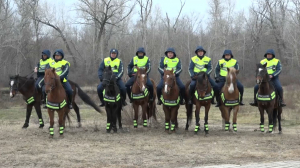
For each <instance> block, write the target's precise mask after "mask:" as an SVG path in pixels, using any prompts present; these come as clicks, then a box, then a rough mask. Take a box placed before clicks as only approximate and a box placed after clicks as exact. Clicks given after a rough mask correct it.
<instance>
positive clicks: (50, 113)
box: [48, 108, 54, 138]
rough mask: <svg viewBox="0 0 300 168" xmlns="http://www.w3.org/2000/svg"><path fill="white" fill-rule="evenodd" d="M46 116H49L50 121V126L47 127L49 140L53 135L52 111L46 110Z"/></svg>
mask: <svg viewBox="0 0 300 168" xmlns="http://www.w3.org/2000/svg"><path fill="white" fill-rule="evenodd" d="M48 114H49V120H50V126H49V133H50V138H53V135H54V128H53V125H54V110H52V109H50V108H48Z"/></svg>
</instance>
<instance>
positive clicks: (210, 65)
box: [206, 61, 213, 75]
mask: <svg viewBox="0 0 300 168" xmlns="http://www.w3.org/2000/svg"><path fill="white" fill-rule="evenodd" d="M206 69H207V71H206V74H207V75H210V74H211V72H212V70H213V66H212V64H211V61H209V62H208V64H207V68H206Z"/></svg>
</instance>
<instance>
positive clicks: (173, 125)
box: [169, 107, 178, 133]
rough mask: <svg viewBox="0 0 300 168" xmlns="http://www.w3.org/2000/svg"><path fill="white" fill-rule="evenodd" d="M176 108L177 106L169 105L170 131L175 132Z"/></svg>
mask: <svg viewBox="0 0 300 168" xmlns="http://www.w3.org/2000/svg"><path fill="white" fill-rule="evenodd" d="M177 110H178V107H171V109H170V113H169V114H170V115H171V118H170V119H171V132H172V133H174V132H175V127H176V115H177Z"/></svg>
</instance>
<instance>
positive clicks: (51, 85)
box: [44, 77, 59, 93]
mask: <svg viewBox="0 0 300 168" xmlns="http://www.w3.org/2000/svg"><path fill="white" fill-rule="evenodd" d="M44 78H45V77H44ZM57 79H59V78H53V77H50V81H51V80H54V82H53V83H48V82H47V83H46V82H45V86H47V85H48V86H50V91H49V93H50V92H51V91H52V90H53V89H55V88H56V85H55V83H56V82H55V80H57ZM44 80H45V79H44Z"/></svg>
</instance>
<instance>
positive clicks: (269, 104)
mask: <svg viewBox="0 0 300 168" xmlns="http://www.w3.org/2000/svg"><path fill="white" fill-rule="evenodd" d="M266 66H267V64H264V65H261V64H257V69H256V83H257V84H258V85H259V89H258V93H257V95H256V99H257V103H258V109H259V112H260V130H261V132H265V129H264V120H265V119H264V111H266V112H267V114H268V118H269V133H272V132H273V128H276V118H278V127H279V128H278V129H279V133H281V132H282V128H281V114H282V107H281V106H280V105H279V96H278V94H277V93H276V91H275V89H274V86H273V85H272V84H271V82H270V78H269V75H268V70H267V68H266Z"/></svg>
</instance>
